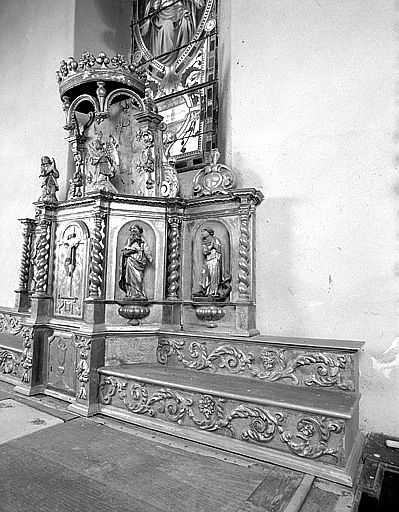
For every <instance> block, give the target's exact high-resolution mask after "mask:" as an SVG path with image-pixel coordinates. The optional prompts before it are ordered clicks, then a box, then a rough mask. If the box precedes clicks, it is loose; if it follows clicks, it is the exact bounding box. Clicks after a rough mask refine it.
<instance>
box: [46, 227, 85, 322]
mask: <svg viewBox="0 0 399 512" xmlns="http://www.w3.org/2000/svg"><path fill="white" fill-rule="evenodd" d="M87 245H88V233H87V228H86V226H85V225H84V224H83V223H82V222H71V223H68V224H66V223H63V224H61V225H60V226H58V229H57V234H56V244H55V255H54V259H55V270H54V314H55V315H59V316H66V317H73V318H82V316H83V300H84V298H85V287H86V286H85V285H86V279H87Z"/></svg>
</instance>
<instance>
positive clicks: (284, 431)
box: [99, 374, 355, 469]
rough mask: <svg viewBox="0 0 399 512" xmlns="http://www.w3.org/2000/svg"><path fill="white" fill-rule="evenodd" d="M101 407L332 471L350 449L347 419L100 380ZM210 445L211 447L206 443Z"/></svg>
mask: <svg viewBox="0 0 399 512" xmlns="http://www.w3.org/2000/svg"><path fill="white" fill-rule="evenodd" d="M99 395H100V396H99V399H100V404H101V405H100V407H101V409H102V410H106V409H107V407H108V406H112V407H115V408H117V409H122V410H123V411H125V412H128V413H129V414H131V415H134V416H136V415H138V416H140V417H142V418H146V419H148V420H152V419H154V420H156V422H158V423H159V422H161V423H169V424H174V425H175V426H180V427H186V429H188V430H196V431H201V432H204V433H206V435H207V436H209V437H210V439H212V438H213V437H214V436H215V435H219V436H220V435H222V436H225V437H227V438H229V439H230V440H231V441H232V440H237V441H240V442H247V443H249V444H250V445H251V446H252V448H254V447H255V448H256V449H257V450H259V451H260V452H262V450H267V449H272V450H277V451H279V452H282V453H283V454H285V455H291V456H294V457H295V458H298V459H301V460H305V461H306V460H307V461H317V462H319V463H322V464H323V465H327V466H328V467H331V468H336V469H343V468H345V466H346V464H347V460H348V456H349V453H350V451H351V449H352V446H353V444H354V441H355V440H354V439H353V435H352V431H353V429H352V426H351V422H352V421H353V420H352V418H348V419H343V418H336V417H333V416H330V417H325V416H321V415H318V414H314V413H308V412H307V411H296V410H292V409H288V408H284V407H276V406H270V407H269V406H267V405H259V404H253V403H251V402H250V398H248V401H246V402H243V401H239V400H234V399H230V398H222V397H218V396H213V395H211V394H202V393H199V392H195V391H183V390H180V389H176V388H172V387H168V386H161V385H157V384H152V383H143V382H140V381H135V380H133V379H125V378H121V377H114V376H110V375H103V374H102V375H100V393H99ZM210 444H212V443H211V442H210Z"/></svg>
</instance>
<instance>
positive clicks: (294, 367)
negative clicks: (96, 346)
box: [157, 339, 354, 391]
mask: <svg viewBox="0 0 399 512" xmlns="http://www.w3.org/2000/svg"><path fill="white" fill-rule="evenodd" d="M172 357H173V358H174V359H175V360H177V361H178V362H179V363H181V364H182V365H183V366H185V367H186V368H193V369H195V370H204V369H209V370H210V371H213V372H217V371H219V370H221V369H224V370H225V371H227V372H228V373H244V372H245V373H246V374H248V375H252V376H254V377H256V378H258V379H260V380H263V381H266V382H274V381H278V380H282V381H285V380H287V379H288V380H289V381H290V383H291V384H293V385H306V386H320V387H337V388H338V389H341V390H345V391H353V390H354V383H353V381H352V380H351V379H350V378H348V375H347V373H348V372H350V371H351V369H352V368H353V361H352V356H350V355H342V354H336V355H335V354H326V353H323V352H308V353H304V354H299V355H294V354H293V353H292V352H290V351H288V353H287V351H286V350H285V349H277V348H272V347H270V348H265V349H263V350H262V351H261V352H260V354H258V355H257V356H255V355H254V354H253V353H251V352H247V353H246V352H244V351H243V350H242V349H241V348H239V347H234V346H233V345H228V344H226V345H220V346H218V347H216V348H214V349H208V346H207V344H206V342H199V341H193V342H191V343H190V344H188V346H187V345H186V342H185V341H184V340H178V339H161V340H160V341H159V343H158V347H157V360H158V362H159V363H161V364H166V363H167V362H168V360H169V359H170V358H172ZM304 369H306V370H307V371H306V372H304V371H303V370H304Z"/></svg>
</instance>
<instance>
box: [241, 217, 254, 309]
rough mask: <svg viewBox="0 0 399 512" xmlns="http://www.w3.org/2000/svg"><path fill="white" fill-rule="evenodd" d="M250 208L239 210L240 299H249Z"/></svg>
mask: <svg viewBox="0 0 399 512" xmlns="http://www.w3.org/2000/svg"><path fill="white" fill-rule="evenodd" d="M251 213H252V210H251V209H250V208H245V209H242V210H241V211H240V238H239V250H238V254H239V260H238V267H239V269H240V270H239V272H238V293H239V297H240V299H249V296H250V290H249V286H250V272H251V257H250V248H251V244H250V233H249V219H250V215H251Z"/></svg>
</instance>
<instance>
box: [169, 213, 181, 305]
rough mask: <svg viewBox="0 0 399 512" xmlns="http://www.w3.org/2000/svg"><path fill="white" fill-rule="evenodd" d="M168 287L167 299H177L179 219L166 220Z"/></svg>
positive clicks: (178, 280)
mask: <svg viewBox="0 0 399 512" xmlns="http://www.w3.org/2000/svg"><path fill="white" fill-rule="evenodd" d="M168 226H169V229H168V279H167V280H168V285H167V294H166V298H167V299H171V300H174V299H177V298H178V293H177V292H178V290H179V285H180V272H179V269H180V226H181V219H179V217H169V218H168Z"/></svg>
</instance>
